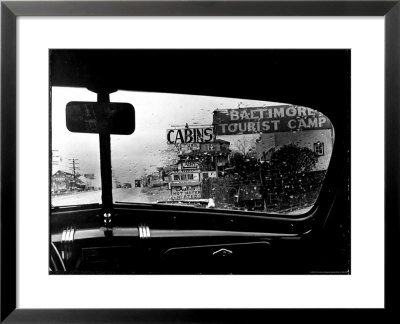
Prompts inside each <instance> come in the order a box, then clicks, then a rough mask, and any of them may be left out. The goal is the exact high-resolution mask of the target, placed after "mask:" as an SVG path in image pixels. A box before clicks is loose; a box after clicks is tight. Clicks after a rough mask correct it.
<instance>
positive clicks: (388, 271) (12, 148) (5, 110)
mask: <svg viewBox="0 0 400 324" xmlns="http://www.w3.org/2000/svg"><path fill="white" fill-rule="evenodd" d="M19 16H384V18H385V178H384V180H385V308H384V309H383V310H376V312H375V313H374V314H376V315H377V316H379V319H380V320H382V317H381V316H382V315H384V316H385V317H386V316H387V315H388V313H389V311H395V309H396V306H397V304H398V303H397V300H398V299H397V298H396V297H395V296H396V292H397V288H398V287H399V285H398V282H399V280H398V277H399V274H400V271H399V270H400V268H399V265H398V262H396V259H397V258H398V255H399V246H400V242H399V228H400V225H399V224H400V222H399V214H400V213H399V209H400V208H399V207H400V203H399V201H400V199H399V189H398V183H399V153H400V147H399V146H400V143H399V139H400V134H399V129H400V127H399V126H400V125H399V121H400V116H399V115H400V114H399V111H400V110H399V107H400V95H399V93H400V64H399V62H400V1H399V0H396V1H294V0H291V1H268V0H266V1H264V0H261V1H168V0H167V1H122V2H119V1H115V2H113V1H101V2H90V1H86V2H85V1H70V2H68V1H2V2H1V241H0V244H1V255H0V257H1V295H0V298H1V317H0V321H1V322H5V323H30V322H36V323H87V322H93V323H97V322H101V323H109V322H118V323H125V322H139V323H143V322H150V321H154V322H182V323H195V322H196V323H197V322H244V323H245V322H249V319H253V320H251V322H253V321H254V319H256V318H260V319H261V320H262V319H266V318H268V317H269V316H271V313H273V314H275V315H279V316H281V320H282V319H285V318H286V316H287V315H286V313H285V311H286V310H284V309H283V310H238V309H236V310H227V309H215V310H210V309H208V310H206V311H205V310H186V309H185V310H183V309H180V310H167V309H163V310H161V309H147V310H144V309H140V310H138V309H97V310H94V309H17V308H16V300H17V294H16V288H17V287H16V237H17V234H16V208H17V206H16V204H17V201H16V191H17V187H16V186H17V184H16V172H17V167H16V165H17V156H16V143H17V141H16V134H17V133H16V132H17V125H16V117H17V115H16V54H17V48H16V40H17V30H16V20H17V17H19ZM371 239H373V236H372V234H371ZM54 297H55V298H56V297H57V296H54ZM293 311H294V312H292V313H291V314H292V315H293V314H294V316H298V317H296V320H300V319H301V317H304V318H308V317H309V314H308V312H304V311H302V310H293ZM314 311H316V312H317V313H318V311H317V310H314ZM355 311H356V310H355ZM267 312H268V313H267ZM327 312H329V314H330V315H328V316H329V317H330V318H332V317H331V314H332V312H331V311H327ZM277 313H278V314H277ZM349 313H350V312H348V311H347V312H346V314H347V315H344V316H349ZM367 313H368V315H367V316H368V317H369V319H372V320H374V316H375V315H372V314H371V313H369V312H367ZM335 314H336V312H335ZM320 316H322V318H325V316H327V314H326V313H324V314H321V315H320ZM335 316H336V315H335ZM339 316H342V315H339ZM322 318H320V319H322ZM338 318H339V317H338ZM376 318H378V317H376ZM394 318H396V317H394ZM346 319H349V318H342V320H346Z"/></svg>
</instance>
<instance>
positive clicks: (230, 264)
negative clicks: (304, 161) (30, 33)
mask: <svg viewBox="0 0 400 324" xmlns="http://www.w3.org/2000/svg"><path fill="white" fill-rule="evenodd" d="M350 58H351V51H350V50H346V49H326V50H323V49H309V50H308V49H307V50H306V49H301V50H300V49H299V50H284V49H241V50H237V49H157V50H150V49H118V50H117V49H107V50H106V49H102V50H99V49H96V50H95V49H92V50H89V49H87V50H74V49H51V50H50V51H49V67H50V70H49V92H50V95H49V100H50V108H49V114H50V117H51V116H52V114H53V110H52V109H53V106H52V103H53V100H54V98H52V93H53V92H54V91H55V89H56V88H79V89H83V90H85V91H87V92H90V93H92V94H93V95H94V97H96V98H97V102H95V103H93V104H92V106H91V107H93V109H97V111H102V112H103V111H106V112H107V116H106V117H104V116H105V115H104V116H103V117H99V118H103V119H102V120H103V121H104V123H102V124H101V123H100V122H99V123H98V128H96V127H92V126H88V125H89V124H86V123H84V122H83V121H82V118H81V117H80V115H79V114H80V111H81V110H80V107H81V106H82V103H80V102H79V101H77V99H76V98H74V97H71V98H68V104H66V105H65V106H63V107H65V110H64V111H63V114H64V113H65V114H66V116H67V124H66V125H64V126H63V127H65V129H66V130H68V131H70V132H80V133H82V134H83V133H84V135H82V136H87V137H88V138H89V137H90V138H91V139H93V140H95V141H96V142H97V141H98V147H99V152H100V154H99V156H98V160H99V164H100V174H101V202H98V203H82V204H79V203H77V204H72V205H62V206H60V205H56V204H54V203H51V204H50V206H49V229H50V231H49V273H50V274H55V275H62V274H320V273H335V274H350V271H351V263H350V101H351V97H350V81H351V80H350V78H351V75H350V62H351V61H350ZM117 91H129V92H141V93H147V94H148V95H151V94H152V93H162V94H180V95H195V96H207V97H219V98H239V99H249V100H258V101H272V102H278V103H290V104H295V105H299V106H302V107H311V108H312V109H315V110H316V111H318V112H320V113H321V114H322V116H326V117H327V118H329V121H330V123H331V124H332V125H333V127H334V145H333V149H332V153H331V156H330V161H329V166H328V167H327V169H326V173H325V174H324V175H325V176H324V179H323V182H322V183H321V187H320V190H319V194H318V196H317V197H316V199H315V202H314V203H313V204H312V206H310V208H309V209H308V210H305V211H304V212H301V213H297V214H296V213H294V214H284V213H275V212H268V211H262V212H260V210H257V208H256V207H255V205H254V206H253V205H252V207H251V208H248V207H246V205H244V204H242V205H240V204H237V206H236V207H235V209H233V208H232V209H226V208H219V207H218V206H217V208H213V207H214V206H213V205H212V204H211V205H210V199H209V197H211V196H207V197H203V196H202V197H200V196H195V194H193V199H186V198H187V197H189V198H192V196H190V195H186V196H184V195H183V196H182V195H181V193H179V191H181V190H182V186H178V185H179V181H181V182H182V180H176V181H178V182H177V183H178V185H177V184H176V183H175V184H174V182H173V181H172V180H174V179H172V180H171V181H170V184H169V185H168V186H170V187H168V190H170V191H171V192H173V191H174V190H177V193H176V195H177V197H180V198H179V199H180V200H179V199H178V201H177V200H175V201H169V200H168V201H167V200H165V199H160V201H159V202H158V203H155V204H154V203H146V202H134V201H133V202H131V201H129V202H128V201H125V202H123V201H117V200H115V197H114V198H113V172H114V168H113V165H112V164H113V163H112V155H113V153H114V150H113V149H112V148H111V144H110V142H111V141H112V138H113V136H115V135H114V134H119V135H121V137H123V136H125V137H128V136H130V134H135V132H136V131H137V130H138V128H139V126H140V124H141V123H143V121H142V120H141V115H140V114H139V113H138V110H137V107H136V103H135V101H134V100H133V101H131V102H129V103H126V104H124V105H117V104H114V103H113V101H112V100H110V96H111V98H112V94H113V93H116V92H117ZM110 101H111V102H110ZM113 104H114V105H115V106H114V108H113V106H112V105H113ZM86 105H87V104H86ZM160 109H162V108H160ZM185 109H188V110H190V109H191V107H185ZM110 111H111V113H113V115H112V117H110V116H111V115H110V114H111V113H109V112H110ZM135 111H136V113H135ZM114 112H115V114H114ZM165 113H166V114H168V111H166V112H165ZM215 118H216V117H215V115H214V121H215V120H216V119H215ZM50 120H51V118H50ZM127 121H130V122H127ZM168 122H169V123H170V124H172V125H173V123H174V120H172V117H171V120H170V121H168ZM52 127H53V124H52V123H51V122H50V125H49V128H50V135H51V132H52V131H53V129H52ZM90 127H92V128H90ZM149 127H150V126H149ZM184 128H185V127H182V129H184ZM186 129H188V127H187V126H186ZM223 129H225V128H223ZM226 129H227V130H228V129H229V128H226ZM261 132H262V131H261ZM190 134H191V133H190ZM170 135H171V136H170V137H169V140H170V139H171V138H172V135H174V136H180V135H178V134H174V133H173V131H171V132H170ZM203 135H204V134H202V135H201V136H203ZM197 136H200V135H197ZM203 137H204V138H205V135H204V136H203ZM203 137H201V138H203ZM50 138H51V136H50ZM173 138H174V139H176V137H173ZM221 138H222V137H221ZM166 140H167V136H165V141H166ZM136 144H137V145H140V144H141V143H136ZM223 144H224V142H223V141H222V140H221V142H220V145H223ZM54 148H55V147H52V144H51V145H50V147H49V156H50V161H49V165H50V171H49V179H51V178H52V177H53V174H54V169H53V170H51V165H52V161H51V156H52V149H54ZM317 149H319V148H317ZM129 158H130V159H131V160H132V161H134V160H135V159H139V157H138V156H130V157H129ZM113 161H114V160H113ZM189 167H190V165H189V166H188V168H189ZM74 172H75V170H74ZM226 172H229V168H227V171H226ZM217 173H218V170H217ZM210 174H211V173H210ZM176 179H180V178H176ZM185 179H186V178H185ZM203 181H210V180H207V179H205V180H203ZM261 181H262V180H261ZM182 183H183V182H182ZM204 183H205V182H204ZM135 185H137V186H141V185H143V184H142V182H140V181H139V182H137V184H135V183H132V186H133V187H134V186H135ZM123 186H125V187H127V189H124V188H123ZM123 186H122V187H121V190H131V188H130V186H131V184H125V185H123ZM166 186H167V185H166ZM174 186H176V187H178V189H174V188H175V187H174ZM140 189H142V190H144V189H146V190H147V188H144V187H141V188H140ZM132 190H133V189H132ZM160 190H161V189H160ZM166 190H167V189H166ZM51 191H52V185H51V181H49V196H50V200H52V199H54V198H53V195H52V193H51ZM174 192H175V191H174ZM182 197H184V198H185V197H186V198H185V199H186V200H187V203H185V199H182ZM211 203H213V201H211ZM210 206H211V208H208V207H210ZM258 208H259V209H262V208H263V206H261V207H258Z"/></svg>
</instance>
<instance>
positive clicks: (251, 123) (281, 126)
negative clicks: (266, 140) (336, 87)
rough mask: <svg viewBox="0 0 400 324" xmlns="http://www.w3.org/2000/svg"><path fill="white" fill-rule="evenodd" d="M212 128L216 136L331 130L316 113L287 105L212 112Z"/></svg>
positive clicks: (326, 119) (322, 117)
mask: <svg viewBox="0 0 400 324" xmlns="http://www.w3.org/2000/svg"><path fill="white" fill-rule="evenodd" d="M213 125H214V126H215V134H216V135H236V134H255V133H270V132H285V131H292V130H307V129H329V128H332V124H331V122H330V120H329V119H328V118H327V117H326V116H324V115H323V114H321V113H319V112H318V111H316V110H313V109H310V108H306V107H301V106H290V105H285V106H272V107H252V108H238V109H221V110H215V111H214V115H213Z"/></svg>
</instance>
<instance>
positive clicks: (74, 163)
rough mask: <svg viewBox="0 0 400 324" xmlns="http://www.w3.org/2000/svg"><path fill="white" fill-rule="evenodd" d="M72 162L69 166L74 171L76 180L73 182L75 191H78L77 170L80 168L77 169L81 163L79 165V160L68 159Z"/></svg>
mask: <svg viewBox="0 0 400 324" xmlns="http://www.w3.org/2000/svg"><path fill="white" fill-rule="evenodd" d="M68 160H69V161H72V162H70V163H69V164H70V165H72V166H70V167H69V168H70V169H71V170H72V172H73V175H74V180H73V189H76V170H79V167H77V165H78V164H79V163H77V162H76V161H78V159H68Z"/></svg>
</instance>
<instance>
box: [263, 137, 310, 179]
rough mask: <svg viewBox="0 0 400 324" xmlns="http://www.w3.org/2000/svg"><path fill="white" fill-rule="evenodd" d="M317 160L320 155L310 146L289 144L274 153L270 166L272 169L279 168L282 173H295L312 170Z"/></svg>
mask: <svg viewBox="0 0 400 324" xmlns="http://www.w3.org/2000/svg"><path fill="white" fill-rule="evenodd" d="M317 162H318V157H317V156H316V155H315V153H314V152H313V151H312V150H310V149H309V148H307V147H299V146H297V145H294V144H289V145H284V146H282V147H280V148H279V149H277V150H276V151H275V152H274V153H273V154H272V156H271V161H270V163H269V167H270V169H271V170H279V171H280V172H281V173H282V174H287V175H293V174H296V173H302V172H310V171H312V170H313V169H314V168H315V165H316V164H317Z"/></svg>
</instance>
